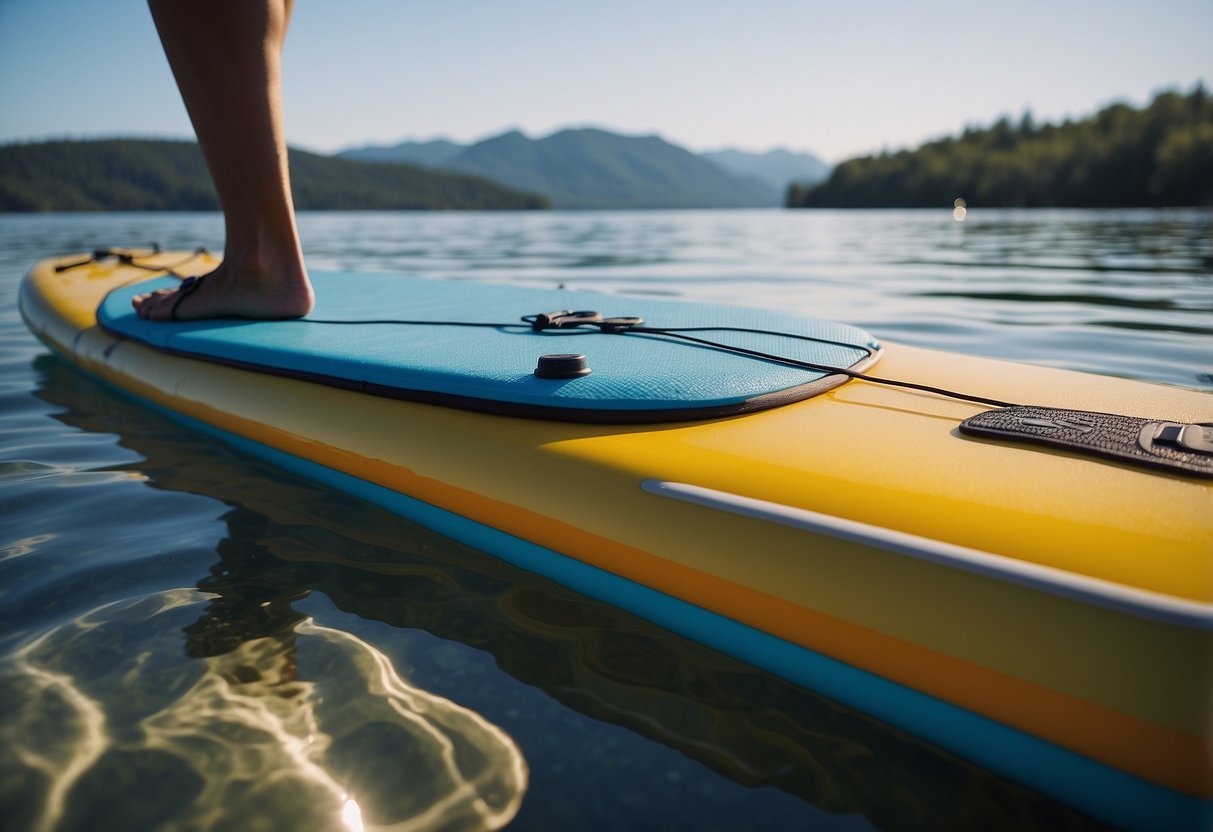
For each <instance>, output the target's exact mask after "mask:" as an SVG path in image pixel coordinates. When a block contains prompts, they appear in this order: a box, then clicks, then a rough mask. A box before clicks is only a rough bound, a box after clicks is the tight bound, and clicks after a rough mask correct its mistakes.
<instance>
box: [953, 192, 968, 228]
mask: <svg viewBox="0 0 1213 832" xmlns="http://www.w3.org/2000/svg"><path fill="white" fill-rule="evenodd" d="M968 213H969V207H968V203H967V202H965V201H964V199H963V198H962V197H959V196H958V197H956V200H955V201H954V202H953V203H952V219H954V220H956V221H957V222H964V221H965V215H967V214H968Z"/></svg>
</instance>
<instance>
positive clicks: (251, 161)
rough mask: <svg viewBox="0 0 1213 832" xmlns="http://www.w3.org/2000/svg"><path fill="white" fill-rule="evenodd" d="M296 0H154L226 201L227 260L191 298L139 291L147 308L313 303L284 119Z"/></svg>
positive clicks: (303, 307)
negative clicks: (287, 50) (285, 61)
mask: <svg viewBox="0 0 1213 832" xmlns="http://www.w3.org/2000/svg"><path fill="white" fill-rule="evenodd" d="M292 1H293V0H149V5H150V7H151V10H152V17H153V19H154V20H155V22H156V28H157V30H158V31H159V33H160V40H161V42H162V43H163V44H164V51H165V54H166V55H167V56H168V60H169V64H170V65H171V66H172V69H173V75H174V76H175V77H176V79H177V86H178V87H179V88H180V90H181V97H182V98H183V99H184V100H185V106H186V109H187V110H188V111H189V114H190V120H191V121H192V122H193V124H194V132H195V133H197V135H198V143H199V145H200V146H201V147H202V154H203V156H204V157H205V158H206V164H207V168H208V169H209V170H210V173H211V179H212V180H214V183H215V190H216V191H217V192H218V194H219V202H220V204H221V205H222V207H223V216H224V230H225V233H226V236H227V241H226V244H225V249H224V259H223V263H222V265H220V266H219V268H218V269H216V270H215V271H214V272H212V273H211V274H209V275H207V276H206V280H205V282H204V283H203V284H201V285H200V286H198V287H197V289H196V291H193V292H191V293H190V294H189V296H188V297H186V298H180V297H178V293H177V292H176V291H162V292H156V293H153V294H149V295H141V296H140V297H138V298H135V301H134V306H135V310H136V311H137V312H138V314H139V316H140V317H143V318H151V319H155V320H165V319H167V318H169V317H171V315H172V311H173V307H174V304H176V303H177V301H178V300H180V301H181V302H180V304H179V305H178V307H177V317H179V318H181V319H193V318H216V317H231V316H234V317H245V318H293V317H298V316H300V315H306V314H307V313H308V312H309V311H311V308H312V304H313V294H312V286H311V283H310V282H309V281H308V277H307V269H306V268H305V266H304V264H303V251H302V248H301V247H300V243H299V233H298V231H297V230H296V226H295V211H294V204H293V203H292V200H291V189H290V178H289V174H288V172H287V161H286V138H285V136H284V134H283V126H282V87H281V55H282V43H283V40H284V38H285V37H286V28H287V23H288V21H289V18H290V12H291V5H292Z"/></svg>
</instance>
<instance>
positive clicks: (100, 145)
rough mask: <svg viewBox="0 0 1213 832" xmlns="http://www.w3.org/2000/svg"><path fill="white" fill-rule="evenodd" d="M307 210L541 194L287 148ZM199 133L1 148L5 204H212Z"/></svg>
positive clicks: (207, 207) (523, 202)
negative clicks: (186, 138)
mask: <svg viewBox="0 0 1213 832" xmlns="http://www.w3.org/2000/svg"><path fill="white" fill-rule="evenodd" d="M290 165H291V185H292V189H293V193H294V198H295V206H296V207H297V208H299V209H301V210H372V209H373V210H425V209H480V210H485V209H529V208H546V207H548V206H549V203H548V200H547V199H546V198H545V197H542V196H538V195H535V194H528V193H523V192H522V191H518V190H514V189H511V188H507V187H505V186H503V185H499V184H497V183H495V182H490V181H489V180H487V179H484V178H483V177H479V176H469V175H466V174H456V173H450V172H445V171H433V170H427V169H424V168H419V167H416V166H414V165H403V164H393V165H385V164H370V163H366V162H355V161H350V160H348V159H335V158H332V157H329V156H318V155H316V154H314V153H306V152H304V151H300V150H291V151H290ZM218 207H219V203H218V200H217V198H216V196H215V190H214V188H213V187H212V185H211V180H210V177H209V176H208V175H207V171H206V165H205V164H204V163H203V161H202V154H201V152H200V151H199V150H198V146H197V145H196V144H195V143H193V142H180V141H156V140H144V139H104V140H96V141H54V142H42V143H37V144H19V145H7V146H3V147H0V211H214V210H217V209H218Z"/></svg>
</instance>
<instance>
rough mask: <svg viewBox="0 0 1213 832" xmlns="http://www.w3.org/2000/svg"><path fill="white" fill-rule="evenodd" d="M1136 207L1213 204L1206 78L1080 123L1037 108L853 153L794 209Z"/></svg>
mask: <svg viewBox="0 0 1213 832" xmlns="http://www.w3.org/2000/svg"><path fill="white" fill-rule="evenodd" d="M958 197H959V198H963V199H965V200H966V201H967V202H968V204H969V205H970V206H974V205H977V206H994V207H1011V208H1038V207H1040V208H1043V207H1074V208H1105V207H1106V208H1132V207H1180V206H1211V205H1213V100H1211V99H1210V96H1209V93H1208V92H1207V91H1206V90H1205V88H1204V86H1203V85H1201V84H1198V85H1197V86H1196V87H1195V88H1194V89H1193V90H1192V92H1190V93H1188V94H1187V95H1184V94H1181V93H1179V92H1175V91H1168V92H1163V93H1160V94H1158V95H1157V96H1156V97H1155V98H1154V100H1153V101H1152V102H1151V103H1150V104H1149V105H1148V106H1146V107H1144V108H1141V109H1135V108H1133V107H1131V106H1129V105H1127V104H1113V105H1111V106H1109V107H1105V108H1104V109H1102V110H1100V111H1099V112H1098V113H1096V114H1095V115H1093V116H1091V117H1089V118H1085V119H1082V120H1079V121H1070V120H1068V119H1067V120H1066V121H1064V122H1062V123H1061V124H1045V125H1038V124H1036V122H1035V120H1034V119H1033V118H1032V116H1031V114H1030V113H1025V114H1024V115H1023V117H1022V118H1021V119H1020V120H1019V121H1018V123H1013V122H1012V121H1011V119H1009V118H1006V117H1004V118H1002V119H1000V120H999V121H998V122H996V123H995V124H994V125H993V126H991V127H988V128H984V129H981V128H969V129H967V130H965V131H964V133H963V135H961V136H959V137H954V138H945V139H940V140H938V141H932V142H929V143H927V144H924V145H922V146H921V147H919V148H918V149H917V150H902V151H898V152H895V153H888V152H886V153H881V154H880V155H876V156H865V157H862V158H858V159H852V160H850V161H847V162H844V163H842V164H841V165H839V166H838V167H836V168H835V169H834V171H833V173H832V174H831V176H830V178H829V179H827V180H826V181H824V182H822V183H820V184H818V185H816V186H812V187H806V186H803V185H798V184H792V185H791V186H789V188H788V191H787V197H786V205H787V206H788V207H789V208H921V207H940V206H951V205H952V203H953V201H954V200H955V199H957V198H958Z"/></svg>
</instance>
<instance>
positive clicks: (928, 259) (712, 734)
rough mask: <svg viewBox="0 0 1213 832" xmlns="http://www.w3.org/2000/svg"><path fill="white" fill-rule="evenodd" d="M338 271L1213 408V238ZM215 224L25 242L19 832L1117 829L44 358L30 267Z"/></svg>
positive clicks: (14, 564) (462, 256) (21, 235)
mask: <svg viewBox="0 0 1213 832" xmlns="http://www.w3.org/2000/svg"><path fill="white" fill-rule="evenodd" d="M300 222H301V228H302V232H303V236H304V242H305V248H306V250H307V252H308V258H309V261H310V263H311V264H312V266H313V267H315V268H324V269H330V268H337V269H356V270H373V271H389V272H402V273H410V274H420V275H424V276H428V277H435V278H445V279H457V280H481V281H493V282H509V283H520V284H528V285H535V286H555V285H559V284H564V285H567V286H570V287H576V288H581V289H594V290H599V291H603V292H610V293H621V294H635V295H661V296H670V297H678V298H688V299H695V300H703V301H710V302H718V303H733V304H745V305H753V306H765V307H777V308H781V309H787V310H794V311H800V312H805V313H809V314H812V315H816V316H819V317H827V318H834V319H838V320H843V321H847V322H850V323H855V324H858V325H860V326H863V327H865V328H867V329H869V330H870V331H872V332H874V333H875V334H877V335H878V336H879V337H881V338H882V339H883V340H886V341H901V342H907V343H913V344H919V345H924V346H932V347H938V348H943V349H949V350H955V351H960V352H968V353H980V354H985V355H993V356H998V357H1004V358H1011V359H1015V360H1022V361H1028V362H1035V363H1040V364H1048V365H1053V366H1060V367H1068V368H1073V369H1079V370H1086V371H1091V372H1098V373H1105V374H1111V375H1120V376H1127V377H1132V378H1138V379H1145V380H1150V381H1158V382H1163V383H1168V384H1177V385H1183V386H1187V387H1192V388H1196V389H1202V390H1208V391H1213V377H1211V375H1210V374H1211V373H1213V338H1211V337H1210V336H1211V335H1213V274H1211V273H1213V233H1211V228H1213V213H1210V212H1201V211H1186V212H1159V211H1140V212H1124V211H1110V212H1086V211H989V212H986V211H980V210H975V211H972V212H970V214H969V215H968V218H967V220H966V221H965V222H963V223H959V222H955V221H954V220H953V219H952V216H951V212H950V210H940V211H888V212H885V211H866V212H863V211H857V212H845V211H838V212H808V211H804V212H784V211H774V210H773V211H699V212H603V213H592V212H586V213H561V212H554V213H525V214H522V213H519V214H485V213H458V214H457V213H441V214H422V213H383V214H377V213H372V214H335V213H334V214H329V213H320V214H304V215H303V216H302V217H301V220H300ZM221 234H222V231H221V222H220V218H219V217H218V216H217V215H212V214H112V215H71V216H68V215H60V216H0V347H2V349H0V446H2V447H0V602H2V603H0V708H2V709H3V713H4V718H3V722H2V723H0V725H2V726H3V733H2V734H0V818H4V819H5V820H4V822H3V825H4V827H5V828H6V829H13V830H26V829H30V830H36V829H64V830H68V829H70V830H85V829H87V830H94V829H123V830H141V829H160V828H163V829H215V830H246V829H247V830H276V829H282V830H313V829H315V830H330V829H331V830H350V829H359V828H366V829H371V828H399V829H406V828H407V829H414V828H426V829H428V828H434V829H468V828H473V829H474V828H483V827H492V826H499V825H501V824H502V823H507V822H509V823H510V828H511V829H544V830H554V829H591V830H593V829H601V830H623V829H662V830H665V829H672V828H673V829H681V828H687V829H696V830H702V829H721V830H736V829H758V830H765V829H772V830H784V829H822V830H864V829H871V828H881V829H923V830H942V829H999V828H1005V829H1042V828H1048V829H1089V828H1098V825H1097V824H1096V823H1095V822H1094V821H1092V820H1091V819H1089V818H1087V817H1085V816H1083V815H1081V814H1079V813H1076V812H1074V811H1072V810H1070V809H1068V808H1066V807H1064V806H1061V805H1059V804H1056V803H1054V802H1051V801H1050V800H1048V799H1046V798H1044V797H1042V796H1040V795H1038V794H1036V793H1034V792H1032V791H1030V790H1028V789H1025V788H1023V787H1021V786H1018V785H1016V784H1014V783H1012V782H1009V781H1006V780H1004V779H1002V778H1000V777H998V776H996V775H994V774H991V773H989V772H987V771H984V770H982V769H980V768H977V767H975V766H972V765H970V764H968V763H966V762H965V761H963V760H960V759H958V758H956V757H954V756H952V755H950V754H948V753H946V752H943V751H940V750H939V749H936V748H934V747H932V746H930V745H928V744H925V743H923V742H921V741H919V740H917V739H915V738H914V737H911V736H909V735H907V734H905V733H904V732H901V731H898V730H896V729H893V728H890V727H888V726H886V725H883V724H882V723H880V722H879V721H876V720H873V719H871V718H869V717H867V716H865V715H863V714H860V713H856V712H854V711H851V710H849V709H847V708H844V707H841V706H839V705H836V704H834V703H832V702H831V701H829V700H827V699H824V698H822V697H820V696H817V695H815V694H814V693H812V692H811V691H806V690H803V689H799V688H796V687H794V686H792V685H789V684H787V683H785V682H783V681H781V680H779V679H777V678H774V677H772V676H770V675H767V674H764V673H761V672H758V671H755V670H752V669H750V668H748V667H746V666H745V665H743V664H741V663H739V662H737V661H734V660H731V659H728V658H725V657H723V656H721V655H719V654H716V653H714V652H713V651H710V650H707V649H705V648H702V647H699V646H697V645H695V644H693V643H690V642H688V641H686V640H684V639H681V638H678V637H676V636H673V635H671V634H669V633H667V632H665V631H663V630H661V629H659V628H656V627H654V626H651V625H649V624H647V623H645V622H644V621H641V620H639V619H636V618H635V617H632V616H630V615H627V614H625V613H621V612H619V611H617V610H614V609H612V608H610V607H607V606H604V605H602V604H599V603H596V602H594V601H590V600H587V599H585V598H583V597H580V596H578V595H576V594H574V593H571V592H568V591H566V590H564V589H562V588H560V587H558V586H555V585H553V584H551V583H549V582H547V581H545V580H541V579H539V578H536V577H533V576H531V575H528V574H525V573H522V572H519V571H517V570H515V569H513V568H511V567H509V566H506V565H504V564H502V563H501V562H499V561H496V560H495V559H493V558H490V557H488V556H486V555H483V554H481V553H479V552H476V551H474V550H470V549H467V548H466V547H463V546H459V545H456V544H454V543H451V542H450V541H447V540H445V539H443V538H440V537H438V536H436V535H434V534H432V533H429V532H427V531H425V530H424V529H420V528H417V527H414V526H412V525H410V524H408V523H405V522H404V521H402V520H400V519H398V518H396V517H394V516H391V515H388V514H386V513H384V512H383V511H381V510H379V509H376V508H374V507H372V506H369V505H366V504H363V503H360V502H358V501H357V500H354V499H352V498H349V497H346V496H344V495H342V494H339V493H335V492H332V491H329V490H327V489H325V488H322V487H319V486H317V485H315V484H312V483H310V482H307V481H304V480H300V479H297V478H294V477H292V476H289V475H287V474H285V473H283V472H282V471H279V470H276V469H274V468H273V467H271V466H269V465H267V464H264V463H261V462H259V461H257V460H254V459H251V458H248V457H245V456H242V455H241V454H239V453H237V452H235V451H233V450H231V449H229V448H227V447H225V446H224V445H222V444H219V443H218V442H216V441H213V440H211V439H209V438H207V437H205V436H201V435H198V434H195V433H192V432H190V431H188V430H185V429H183V428H181V427H179V426H177V425H176V424H174V423H172V422H170V421H168V420H166V419H164V418H162V417H161V416H159V415H157V414H155V413H153V412H150V411H148V410H145V409H143V408H141V407H139V406H138V405H135V404H133V403H131V402H130V401H128V400H126V399H124V398H122V397H120V396H118V395H116V394H114V393H112V392H110V391H108V390H107V389H105V388H103V387H101V386H99V385H98V384H96V383H95V382H93V381H91V380H90V379H88V378H87V377H84V376H82V375H80V374H78V373H77V372H75V371H74V370H72V369H71V368H70V367H69V366H68V365H67V364H65V363H63V362H61V361H59V360H58V359H56V358H54V357H52V355H51V354H50V353H49V352H48V350H47V349H46V348H45V347H43V346H42V345H41V344H40V343H39V342H37V341H36V340H35V339H34V338H33V337H32V336H31V335H30V334H29V333H28V332H27V330H26V329H25V327H24V326H23V324H22V322H21V320H20V316H19V314H18V312H17V309H16V292H17V286H18V283H19V281H20V278H21V276H22V275H23V274H24V272H25V271H26V270H27V269H28V268H29V266H30V265H32V264H33V263H34V262H35V261H36V260H38V259H41V258H43V257H45V256H49V255H52V254H66V253H72V252H77V251H83V250H91V249H92V248H94V247H99V246H107V245H140V244H145V243H148V242H151V241H156V242H158V243H160V244H161V245H162V246H164V247H165V248H166V249H167V248H192V247H194V246H196V245H199V244H202V245H206V246H208V247H210V248H212V249H213V250H216V251H221V250H222V238H221Z"/></svg>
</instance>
